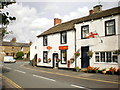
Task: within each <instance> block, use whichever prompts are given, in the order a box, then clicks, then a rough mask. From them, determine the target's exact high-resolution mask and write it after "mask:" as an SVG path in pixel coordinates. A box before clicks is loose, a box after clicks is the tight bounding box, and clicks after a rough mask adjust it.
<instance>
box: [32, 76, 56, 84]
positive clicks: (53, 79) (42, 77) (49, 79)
mask: <svg viewBox="0 0 120 90" xmlns="http://www.w3.org/2000/svg"><path fill="white" fill-rule="evenodd" d="M33 76H35V77H39V78H43V79H46V80H50V81H53V82H55V81H56V80H54V79H50V78H46V77H43V76H38V75H35V74H33Z"/></svg>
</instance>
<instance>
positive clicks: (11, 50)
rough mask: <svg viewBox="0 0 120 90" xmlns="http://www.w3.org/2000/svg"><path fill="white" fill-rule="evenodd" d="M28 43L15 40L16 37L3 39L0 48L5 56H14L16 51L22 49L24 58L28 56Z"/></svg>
mask: <svg viewBox="0 0 120 90" xmlns="http://www.w3.org/2000/svg"><path fill="white" fill-rule="evenodd" d="M30 45H31V42H30V43H18V42H16V38H13V39H12V40H11V41H10V42H8V41H3V42H2V45H1V46H0V47H1V48H2V50H3V51H4V52H5V55H6V56H13V57H14V58H16V53H17V52H20V51H22V52H23V53H24V57H23V58H24V59H28V58H29V52H30Z"/></svg>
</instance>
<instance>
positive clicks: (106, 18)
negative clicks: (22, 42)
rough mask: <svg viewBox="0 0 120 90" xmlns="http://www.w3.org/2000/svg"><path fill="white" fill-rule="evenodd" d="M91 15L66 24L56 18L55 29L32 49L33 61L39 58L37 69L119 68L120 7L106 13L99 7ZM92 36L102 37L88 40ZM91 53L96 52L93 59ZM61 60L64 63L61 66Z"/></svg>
mask: <svg viewBox="0 0 120 90" xmlns="http://www.w3.org/2000/svg"><path fill="white" fill-rule="evenodd" d="M89 12H90V15H88V16H85V17H82V18H78V19H74V20H71V21H68V22H65V23H61V21H62V20H61V19H58V18H55V19H54V26H53V27H52V28H50V29H48V30H46V31H45V32H43V33H42V34H40V35H38V36H37V37H38V40H37V42H36V43H34V44H33V45H32V46H31V47H30V49H31V51H33V52H32V53H33V54H31V55H30V57H31V58H30V60H32V59H33V58H34V57H35V58H36V61H37V66H45V67H53V68H55V67H58V68H74V67H76V66H79V67H80V68H86V67H88V66H93V67H100V68H104V67H106V68H109V67H116V68H118V63H119V61H118V54H117V53H115V51H116V50H119V49H120V45H118V44H120V41H119V39H118V38H119V37H120V36H119V35H120V26H119V25H120V22H119V21H120V7H115V8H112V9H109V10H104V11H102V5H97V6H95V7H94V9H93V10H90V11H89ZM90 32H92V33H91V34H92V35H94V34H95V33H97V34H96V35H97V36H98V37H96V38H86V37H87V36H90V35H89V33H90ZM93 32H94V34H93ZM93 37H95V36H93ZM88 51H92V52H93V55H92V57H90V56H89V55H88V54H87V53H88ZM75 53H80V55H79V56H75ZM39 59H41V60H39ZM58 59H60V60H61V61H60V62H57V60H58ZM70 59H74V61H73V62H71V60H70ZM50 60H51V62H49V61H50Z"/></svg>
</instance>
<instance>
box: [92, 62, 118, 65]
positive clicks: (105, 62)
mask: <svg viewBox="0 0 120 90" xmlns="http://www.w3.org/2000/svg"><path fill="white" fill-rule="evenodd" d="M94 64H110V65H111V64H115V65H117V64H118V63H116V62H94Z"/></svg>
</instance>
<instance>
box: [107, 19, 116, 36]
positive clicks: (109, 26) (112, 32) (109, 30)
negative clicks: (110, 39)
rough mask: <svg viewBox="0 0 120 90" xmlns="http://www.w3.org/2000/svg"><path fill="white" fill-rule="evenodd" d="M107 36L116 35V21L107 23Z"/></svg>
mask: <svg viewBox="0 0 120 90" xmlns="http://www.w3.org/2000/svg"><path fill="white" fill-rule="evenodd" d="M105 35H106V36H110V35H115V20H109V21H105Z"/></svg>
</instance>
